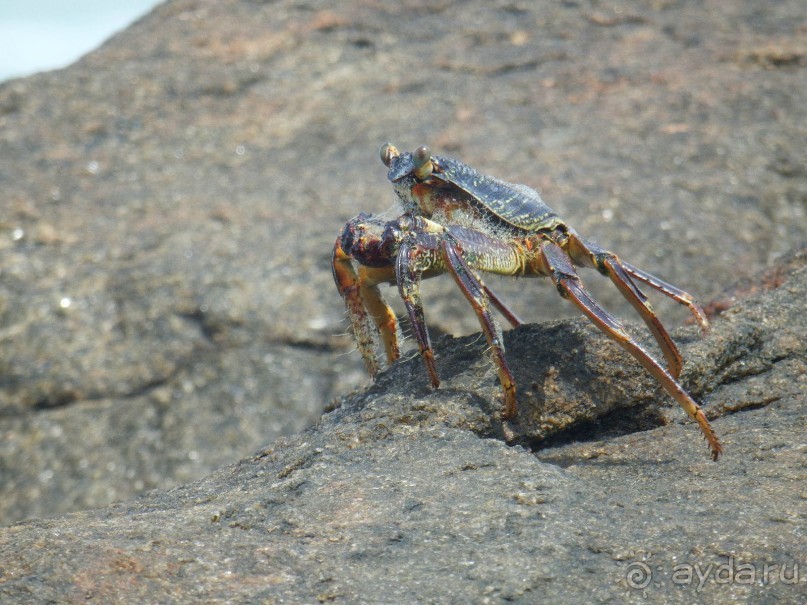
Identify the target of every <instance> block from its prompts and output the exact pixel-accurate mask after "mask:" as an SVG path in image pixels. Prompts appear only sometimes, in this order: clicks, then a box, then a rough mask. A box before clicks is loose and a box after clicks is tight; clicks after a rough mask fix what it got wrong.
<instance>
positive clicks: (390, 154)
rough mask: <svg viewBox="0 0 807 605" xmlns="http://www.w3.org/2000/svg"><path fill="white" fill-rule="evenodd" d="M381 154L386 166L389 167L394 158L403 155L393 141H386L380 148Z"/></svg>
mask: <svg viewBox="0 0 807 605" xmlns="http://www.w3.org/2000/svg"><path fill="white" fill-rule="evenodd" d="M379 154H380V155H381V161H382V162H384V166H386V167H387V168H389V165H390V164H391V163H392V158H397V157H398V156H399V155H401V153H400V152H399V151H398V150H397V149H396V148H395V145H393V144H392V143H384V144H383V145H382V146H381V149H380V150H379Z"/></svg>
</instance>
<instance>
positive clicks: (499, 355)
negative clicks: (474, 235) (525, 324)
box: [442, 240, 516, 420]
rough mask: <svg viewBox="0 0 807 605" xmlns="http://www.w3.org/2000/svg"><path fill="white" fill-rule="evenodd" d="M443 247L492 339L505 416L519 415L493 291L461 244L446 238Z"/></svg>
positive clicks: (481, 323)
mask: <svg viewBox="0 0 807 605" xmlns="http://www.w3.org/2000/svg"><path fill="white" fill-rule="evenodd" d="M442 251H443V254H444V255H445V258H446V261H447V266H448V270H449V273H451V276H452V277H453V278H454V281H455V282H457V285H458V286H459V288H460V290H462V293H463V294H464V295H465V298H467V299H468V302H469V303H470V304H471V307H473V310H474V312H475V313H476V316H477V317H478V318H479V323H480V325H481V326H482V332H484V334H485V338H486V339H487V341H488V345H489V346H490V348H491V350H492V351H493V360H494V362H495V363H496V366H497V367H498V369H499V382H500V383H501V385H502V389H503V390H504V413H503V414H502V417H503V418H504V419H506V420H507V419H511V418H515V416H516V385H515V382H514V380H513V374H512V372H511V371H510V368H509V367H508V365H507V361H506V360H505V357H504V341H503V339H502V329H501V327H499V324H498V323H497V322H496V319H495V318H494V317H493V315H492V314H491V312H490V307H489V305H488V295H489V294H490V291H489V290H487V288H485V287H484V285H483V284H482V282H481V281H480V280H479V278H478V277H477V276H476V275H475V274H474V272H473V270H472V269H471V267H469V266H468V264H467V263H466V262H465V259H463V257H462V255H461V254H460V252H459V251H458V250H457V247H456V245H455V244H453V242H450V241H448V240H443V242H442Z"/></svg>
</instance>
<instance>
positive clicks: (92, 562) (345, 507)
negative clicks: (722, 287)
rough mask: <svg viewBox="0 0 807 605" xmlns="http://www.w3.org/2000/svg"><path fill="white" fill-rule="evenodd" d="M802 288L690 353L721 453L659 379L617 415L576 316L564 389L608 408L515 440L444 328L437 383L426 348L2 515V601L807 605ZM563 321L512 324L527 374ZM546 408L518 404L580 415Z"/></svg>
mask: <svg viewBox="0 0 807 605" xmlns="http://www.w3.org/2000/svg"><path fill="white" fill-rule="evenodd" d="M805 297H807V266H805V265H804V264H803V263H802V266H801V268H799V269H797V270H796V271H795V272H794V273H793V274H792V275H791V276H790V277H789V278H788V279H787V280H786V281H785V282H784V284H783V285H781V286H780V287H779V288H777V289H775V290H773V291H770V292H766V293H765V294H763V295H761V296H758V297H756V298H752V299H747V300H745V301H743V302H741V303H740V304H738V305H736V306H735V307H733V308H732V309H731V310H729V311H727V312H726V313H725V314H724V318H723V319H722V320H720V322H718V325H717V326H715V331H714V332H713V333H712V334H711V335H710V336H709V337H708V338H706V339H704V340H703V341H700V342H688V343H687V344H686V346H685V347H684V351H683V352H684V354H685V356H686V357H687V359H688V360H690V362H691V363H690V365H689V366H688V371H687V374H686V376H685V379H684V382H685V384H687V385H688V386H689V387H690V388H692V389H693V392H698V393H700V396H701V398H702V399H703V400H704V402H705V404H706V408H707V411H708V413H709V415H710V416H712V417H714V418H715V419H714V421H713V422H714V427H715V429H716V430H717V431H718V433H719V434H720V436H721V438H722V440H723V442H724V444H725V447H726V453H725V455H724V457H723V458H722V459H721V460H720V461H719V462H716V463H715V462H711V461H710V460H709V458H708V455H707V452H706V448H705V446H704V445H703V443H702V440H701V438H700V435H699V433H698V431H697V428H696V427H695V426H694V425H693V424H692V423H688V422H687V423H684V422H683V413H682V412H681V411H680V410H678V409H677V408H669V409H667V410H666V412H669V417H670V418H672V419H674V422H669V423H668V424H666V425H663V426H658V427H657V428H654V429H649V430H642V431H637V430H636V427H635V426H633V427H631V426H630V425H629V424H630V423H629V422H628V423H626V418H629V417H630V416H632V415H634V414H636V415H638V416H641V417H642V418H643V419H644V422H647V419H648V418H649V417H650V416H651V415H650V414H647V413H642V412H641V408H642V406H647V405H649V404H648V393H647V391H648V389H650V390H652V387H650V386H648V385H646V384H641V383H640V384H638V385H636V384H633V382H632V381H627V382H623V383H622V385H621V392H622V401H623V403H624V405H625V406H626V407H632V408H633V410H632V411H630V412H627V411H626V410H625V409H621V410H619V411H616V412H614V411H609V410H608V404H607V401H606V399H607V397H605V396H603V393H604V392H605V391H606V390H609V389H610V388H611V387H612V386H613V382H617V381H621V380H622V379H623V370H624V368H626V367H628V366H630V365H631V361H630V359H629V358H627V356H626V355H625V354H624V353H622V352H621V351H620V350H617V349H616V348H615V347H608V346H604V345H605V342H604V337H602V336H600V335H598V334H596V333H595V332H592V331H591V330H588V329H585V328H583V327H581V325H580V324H579V322H576V321H572V320H566V321H563V322H558V323H556V324H554V325H553V326H550V328H549V331H550V332H553V333H554V338H553V339H552V340H551V341H550V342H547V343H546V344H547V345H548V347H549V349H550V351H549V352H550V354H554V355H555V356H556V359H558V360H560V359H562V358H563V355H564V353H565V352H566V351H568V347H569V346H570V345H571V344H573V343H577V347H578V355H579V356H580V357H581V358H582V359H583V361H584V363H581V364H580V365H572V366H571V367H570V369H569V370H568V371H563V372H559V373H557V374H556V375H555V377H554V378H553V384H555V385H557V386H556V388H557V389H559V390H561V391H562V392H564V393H568V398H569V400H570V401H576V400H584V399H588V400H591V401H592V402H593V403H594V405H595V406H600V408H599V409H600V416H599V419H598V420H596V421H593V422H590V423H589V426H588V430H586V431H584V432H581V434H580V435H579V436H580V437H585V439H586V440H585V441H582V440H578V441H575V440H571V441H570V440H569V437H568V434H569V433H568V432H567V433H566V437H565V438H563V440H565V441H567V443H566V444H561V443H559V441H560V439H557V440H556V443H555V445H554V446H552V447H546V448H544V449H539V450H538V451H537V455H536V453H535V452H533V451H531V450H530V449H528V448H526V447H518V446H517V447H508V446H506V445H505V444H504V443H503V442H502V440H501V439H497V438H496V434H501V433H502V432H503V430H502V427H501V421H500V419H499V417H498V415H499V411H498V409H497V408H496V407H495V406H493V405H492V403H491V400H490V396H489V394H488V393H487V392H486V390H485V389H484V388H481V387H479V386H478V385H479V384H480V377H481V376H482V375H484V374H485V372H484V371H480V369H479V367H478V366H477V365H476V364H474V363H469V362H468V361H469V358H471V357H474V358H475V357H477V356H478V354H479V353H480V345H479V343H474V342H473V340H472V339H469V338H462V339H449V338H445V339H442V340H441V341H440V343H439V350H440V352H441V354H440V357H439V362H440V367H441V368H442V369H443V372H444V375H445V376H447V377H448V380H447V384H446V385H445V388H443V389H441V390H439V391H436V392H429V391H428V390H426V389H418V388H415V389H413V388H412V384H413V374H415V373H417V372H416V369H415V368H416V367H417V366H418V365H419V360H417V359H413V360H410V361H408V362H405V363H402V364H400V365H397V366H396V367H394V368H393V369H392V370H391V371H390V372H388V373H387V374H386V375H385V376H384V379H383V380H382V381H380V382H379V383H378V384H377V385H375V386H374V387H373V388H372V389H370V390H369V391H367V392H365V393H359V394H356V395H353V396H350V397H345V398H343V399H342V400H341V402H340V403H341V405H339V406H338V407H336V408H335V409H334V410H332V411H331V412H329V413H327V414H325V415H324V416H323V417H322V419H321V420H320V422H319V423H318V424H317V425H316V426H315V427H312V428H310V429H308V430H306V431H304V432H302V433H300V434H299V435H297V436H293V437H281V438H279V439H277V440H276V442H275V443H274V444H273V445H271V446H269V447H267V448H265V449H263V450H262V451H260V452H258V453H256V454H255V455H254V456H252V457H250V458H248V459H245V460H242V461H241V462H240V463H238V464H236V465H234V466H231V467H228V468H225V469H223V470H221V471H218V472H216V473H214V474H212V475H211V476H209V477H207V478H206V479H203V480H201V481H198V482H195V483H191V484H187V485H184V486H181V487H177V488H174V489H171V490H156V491H153V492H150V493H149V494H146V495H144V496H142V497H141V498H138V499H136V500H134V501H130V502H125V503H120V504H116V505H113V506H111V507H109V508H106V509H101V510H97V511H89V512H80V513H74V514H72V515H67V516H65V517H61V518H56V519H50V520H33V521H26V522H22V523H19V524H16V525H13V526H11V527H7V528H4V529H2V530H0V600H2V601H3V602H26V603H44V602H75V601H90V602H103V603H143V602H157V601H158V602H161V603H199V602H204V603H257V602H261V603H284V602H285V603H525V604H526V603H536V602H549V603H693V602H698V603H715V604H717V603H720V604H724V603H754V604H757V605H759V604H770V605H774V604H776V605H780V604H794V605H795V604H801V603H803V602H804V597H805V594H807V590H806V589H807V576H805V570H806V569H807V542H805V540H804V534H803V532H804V527H805V499H807V493H805V485H807V449H806V447H807V445H806V444H805V440H804V437H805V434H806V433H807V432H806V431H805V428H807V405H805V395H804V393H805V386H806V385H805V383H806V382H807V381H806V380H805V376H807V352H806V351H805V349H804V346H803V342H804V336H805V334H806V333H807V329H805V328H806V326H805V318H804V313H803V307H804V303H803V301H804V300H805ZM546 332H547V327H546V326H543V325H540V326H535V325H532V326H524V327H522V328H519V329H518V330H517V331H515V332H514V333H510V334H509V335H508V336H509V338H508V339H507V340H508V342H507V344H508V346H509V354H510V357H511V358H512V359H518V360H519V369H520V371H521V372H523V373H524V374H525V375H530V376H540V375H541V373H542V372H545V371H546V364H545V360H544V359H542V358H541V357H540V356H535V355H533V354H532V352H533V351H534V344H535V341H536V340H540V339H541V338H542V337H543V336H544V335H545V334H546ZM593 349H599V350H600V353H599V354H598V355H597V357H598V360H597V361H596V363H591V362H589V360H588V357H589V354H588V353H587V351H589V350H593ZM592 368H595V369H594V370H592ZM592 372H593V373H594V375H593V376H592ZM488 374H489V373H488ZM516 377H517V378H519V372H518V371H517V373H516ZM584 378H585V379H584ZM612 381H613V382H612ZM482 382H487V383H491V388H492V383H493V382H494V378H493V377H492V376H488V377H487V380H482ZM533 388H536V389H537V388H538V387H535V386H534V387H533ZM657 400H658V401H663V400H664V398H662V397H658V399H657ZM532 405H533V404H532V403H531V402H530V401H529V400H527V401H522V408H521V417H520V419H521V418H525V419H529V418H533V417H535V416H537V415H540V416H541V417H542V418H543V419H544V421H545V422H546V423H548V424H559V423H562V419H563V415H564V414H567V413H568V411H564V412H559V413H555V412H553V411H546V410H542V409H534V408H533V407H532ZM595 415H596V414H595ZM655 417H656V418H657V419H663V418H664V413H662V414H655ZM620 433H621V434H620Z"/></svg>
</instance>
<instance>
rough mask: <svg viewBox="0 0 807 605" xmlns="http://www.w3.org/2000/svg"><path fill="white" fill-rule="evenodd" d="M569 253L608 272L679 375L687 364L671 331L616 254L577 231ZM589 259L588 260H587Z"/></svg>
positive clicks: (570, 240)
mask: <svg viewBox="0 0 807 605" xmlns="http://www.w3.org/2000/svg"><path fill="white" fill-rule="evenodd" d="M569 252H570V253H571V256H572V258H573V259H575V261H577V262H578V263H580V264H581V265H586V264H589V265H591V266H593V267H594V268H595V269H597V270H598V271H599V272H600V273H602V274H603V275H606V276H607V277H608V278H609V279H610V280H611V281H612V282H613V284H614V285H615V286H616V287H617V289H618V290H619V292H620V293H621V294H622V296H624V297H625V299H626V300H627V301H628V302H629V303H630V304H631V306H632V307H633V308H634V309H636V312H637V313H638V314H639V315H640V316H641V318H642V320H643V321H644V323H645V325H646V326H647V327H648V329H649V330H650V332H651V333H652V334H653V337H654V338H655V339H656V342H657V343H658V345H659V347H660V348H661V352H662V353H663V354H664V358H665V359H666V360H667V368H668V369H669V372H670V374H672V375H673V377H675V378H678V377H679V376H680V375H681V370H682V369H683V367H684V360H683V358H682V357H681V353H680V352H679V351H678V347H677V346H676V344H675V342H673V339H672V338H671V337H670V334H669V332H667V330H666V329H665V328H664V326H663V325H662V323H661V320H659V318H658V316H657V315H656V314H655V312H654V311H653V308H652V307H651V306H650V301H649V300H648V299H647V296H645V295H644V292H642V291H641V290H640V289H639V288H637V287H636V284H635V283H633V280H632V279H631V278H630V276H629V275H628V274H627V272H626V271H627V270H626V269H625V268H624V265H623V263H622V261H621V260H619V258H617V256H616V255H615V254H613V253H611V252H608V251H607V250H604V249H602V248H600V247H599V246H596V245H594V244H589V243H587V242H584V241H583V240H582V239H580V237H578V236H577V235H576V234H572V235H571V237H570V238H569ZM586 260H588V261H589V262H588V263H586V262H585V261H586Z"/></svg>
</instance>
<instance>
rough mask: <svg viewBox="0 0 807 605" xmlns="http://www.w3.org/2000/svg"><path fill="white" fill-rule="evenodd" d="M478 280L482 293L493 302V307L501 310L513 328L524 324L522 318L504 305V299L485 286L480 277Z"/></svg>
mask: <svg viewBox="0 0 807 605" xmlns="http://www.w3.org/2000/svg"><path fill="white" fill-rule="evenodd" d="M476 278H477V281H478V282H479V285H480V286H481V287H482V291H483V292H484V293H485V294H487V296H488V298H489V299H490V302H492V303H493V306H494V307H496V308H497V309H498V310H499V313H501V314H502V315H503V316H504V318H505V319H506V320H507V321H508V322H510V325H511V326H513V327H514V328H517V327H518V326H520V325H522V324H523V323H524V322H523V321H522V320H521V318H520V317H519V316H518V315H516V314H515V313H514V312H513V311H512V310H511V309H510V307H508V306H507V305H506V304H504V302H503V301H502V299H501V298H499V297H498V296H497V295H496V293H495V292H494V291H493V290H491V289H490V288H488V287H487V285H485V282H483V281H482V280H481V279H479V276H478V275H477V276H476Z"/></svg>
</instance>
